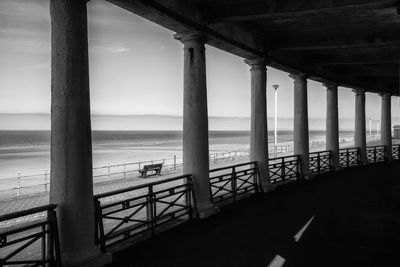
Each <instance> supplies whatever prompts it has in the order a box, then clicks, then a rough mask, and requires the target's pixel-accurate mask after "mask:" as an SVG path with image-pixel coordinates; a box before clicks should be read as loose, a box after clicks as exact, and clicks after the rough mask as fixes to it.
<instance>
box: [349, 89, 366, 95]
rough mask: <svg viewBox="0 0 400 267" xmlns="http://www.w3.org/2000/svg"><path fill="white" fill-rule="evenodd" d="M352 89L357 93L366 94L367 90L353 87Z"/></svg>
mask: <svg viewBox="0 0 400 267" xmlns="http://www.w3.org/2000/svg"><path fill="white" fill-rule="evenodd" d="M352 91H353V93H354V94H355V95H365V90H364V89H361V88H353V90H352Z"/></svg>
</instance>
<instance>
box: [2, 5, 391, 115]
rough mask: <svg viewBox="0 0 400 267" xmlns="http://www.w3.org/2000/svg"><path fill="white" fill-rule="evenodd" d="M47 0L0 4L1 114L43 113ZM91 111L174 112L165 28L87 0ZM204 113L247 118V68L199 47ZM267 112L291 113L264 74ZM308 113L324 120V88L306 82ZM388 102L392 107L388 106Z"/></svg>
mask: <svg viewBox="0 0 400 267" xmlns="http://www.w3.org/2000/svg"><path fill="white" fill-rule="evenodd" d="M48 5H49V1H48V0H1V1H0V113H49V112H50V15H49V8H48ZM88 25H89V62H90V91H91V110H92V113H93V114H110V115H135V114H160V115H172V116H181V115H182V110H183V103H182V102H183V47H182V44H181V43H180V42H179V41H177V40H174V38H173V34H174V32H171V31H169V30H167V29H165V28H163V27H161V26H159V25H156V24H154V23H152V22H150V21H147V20H145V19H143V18H141V17H139V16H137V15H135V14H133V13H130V12H128V11H126V10H123V9H121V8H119V7H117V6H114V5H113V4H110V3H108V2H106V1H104V0H95V1H94V0H93V1H90V2H89V3H88ZM206 59H207V62H206V64H207V90H208V110H209V115H210V116H215V117H218V116H228V117H249V116H250V71H249V66H247V65H246V64H245V63H244V62H243V60H244V59H243V58H240V57H237V56H235V55H232V54H229V53H226V52H224V51H221V50H218V49H216V48H213V47H210V46H206ZM267 77H268V78H267V99H268V104H267V112H268V116H269V117H273V116H274V95H273V94H274V92H273V91H274V90H273V88H272V85H273V84H279V86H280V87H279V89H278V114H279V115H278V116H279V117H285V118H290V117H293V82H292V80H291V79H290V78H289V77H288V73H284V72H281V71H278V70H275V69H272V68H268V71H267ZM308 85H309V87H308V88H309V89H308V98H309V99H308V101H309V117H310V118H317V119H320V118H325V111H326V100H325V99H326V90H325V88H324V87H323V86H322V85H321V84H320V83H318V82H314V81H309V83H308ZM339 106H340V107H339V116H340V117H341V118H353V117H354V93H352V92H351V89H349V88H341V87H340V88H339ZM393 106H395V105H393ZM366 116H367V117H374V118H379V117H380V98H379V96H378V95H376V94H367V97H366Z"/></svg>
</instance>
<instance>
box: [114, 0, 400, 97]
mask: <svg viewBox="0 0 400 267" xmlns="http://www.w3.org/2000/svg"><path fill="white" fill-rule="evenodd" d="M109 1H111V2H114V3H116V4H118V5H120V6H122V7H124V8H127V9H129V10H131V11H133V12H135V13H138V14H139V15H141V16H144V17H147V18H148V19H151V20H153V21H155V22H156V23H159V24H161V25H163V26H165V27H167V28H170V29H171V30H175V31H176V30H180V27H178V26H177V25H176V24H177V22H178V23H181V24H182V25H183V26H185V27H187V28H192V29H193V28H194V29H198V30H202V31H205V32H209V33H210V35H213V36H214V37H215V38H214V39H218V40H211V45H215V46H216V47H219V48H221V49H224V50H227V51H228V52H231V53H234V54H237V55H241V56H243V55H242V54H241V53H240V52H238V51H236V49H235V48H229V46H227V45H221V44H220V43H223V42H225V43H230V44H231V46H236V47H240V49H243V50H248V51H251V52H252V53H254V54H256V55H258V56H260V55H263V56H265V57H268V58H270V59H272V61H273V63H272V66H273V67H277V68H279V69H283V70H286V71H290V70H296V71H298V72H306V73H309V74H310V78H312V79H315V80H320V81H332V82H337V83H340V84H342V85H344V86H351V87H359V88H364V89H366V90H368V91H374V92H390V93H393V94H398V93H399V56H400V15H399V13H400V5H399V4H400V3H399V1H397V0H380V1H377V0H201V1H198V0H197V1H195V0H192V1H190V0H109ZM134 2H139V3H140V5H142V6H146V5H148V6H151V8H153V9H157V12H159V14H158V15H155V14H154V13H153V14H151V15H148V13H149V10H148V9H146V8H147V7H146V8H142V6H140V7H138V4H136V3H134ZM150 13H151V12H150ZM169 19H170V20H173V22H171V21H169V22H168V23H166V21H168V20H169ZM221 29H222V30H223V31H224V33H225V35H224V34H221ZM234 29H235V30H237V29H239V30H240V31H242V32H246V34H248V36H247V35H246V34H241V39H240V40H242V41H239V42H235V41H232V40H231V39H230V38H232V39H234V37H236V35H238V34H236V32H235V34H234V31H233V30H234ZM243 36H245V37H243ZM221 40H222V41H221ZM250 43H251V45H250ZM247 45H248V46H249V48H247ZM226 46H227V47H228V48H225V47H226ZM251 48H254V49H253V50H254V51H252V49H251ZM286 67H288V69H285V68H286Z"/></svg>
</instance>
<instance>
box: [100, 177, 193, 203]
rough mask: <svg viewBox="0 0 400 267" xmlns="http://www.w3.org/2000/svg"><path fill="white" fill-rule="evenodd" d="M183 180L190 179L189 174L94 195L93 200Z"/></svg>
mask: <svg viewBox="0 0 400 267" xmlns="http://www.w3.org/2000/svg"><path fill="white" fill-rule="evenodd" d="M183 178H186V179H190V178H191V175H190V174H184V175H180V176H177V177H172V178H169V179H165V180H161V181H156V182H150V183H145V184H141V185H136V186H131V187H127V188H122V189H119V190H115V191H110V192H105V193H102V194H97V195H95V196H94V198H95V199H100V198H104V197H109V196H112V195H118V194H121V193H125V192H129V191H133V190H137V189H142V188H145V187H149V186H154V185H160V184H163V183H168V182H172V181H176V180H179V179H183Z"/></svg>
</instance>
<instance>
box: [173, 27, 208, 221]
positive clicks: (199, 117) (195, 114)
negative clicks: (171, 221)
mask: <svg viewBox="0 0 400 267" xmlns="http://www.w3.org/2000/svg"><path fill="white" fill-rule="evenodd" d="M175 38H176V39H178V40H180V41H181V42H182V43H183V44H184V78H183V79H184V82H183V102H184V103H183V172H184V173H188V174H192V177H193V184H194V191H195V197H196V202H197V208H198V211H199V216H200V217H202V218H204V217H208V216H209V215H211V214H213V213H214V212H215V209H214V206H213V205H212V203H211V201H210V178H209V147H208V112H207V84H206V58H205V47H204V44H205V42H206V36H205V35H204V34H202V33H199V32H187V33H180V34H176V35H175Z"/></svg>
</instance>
